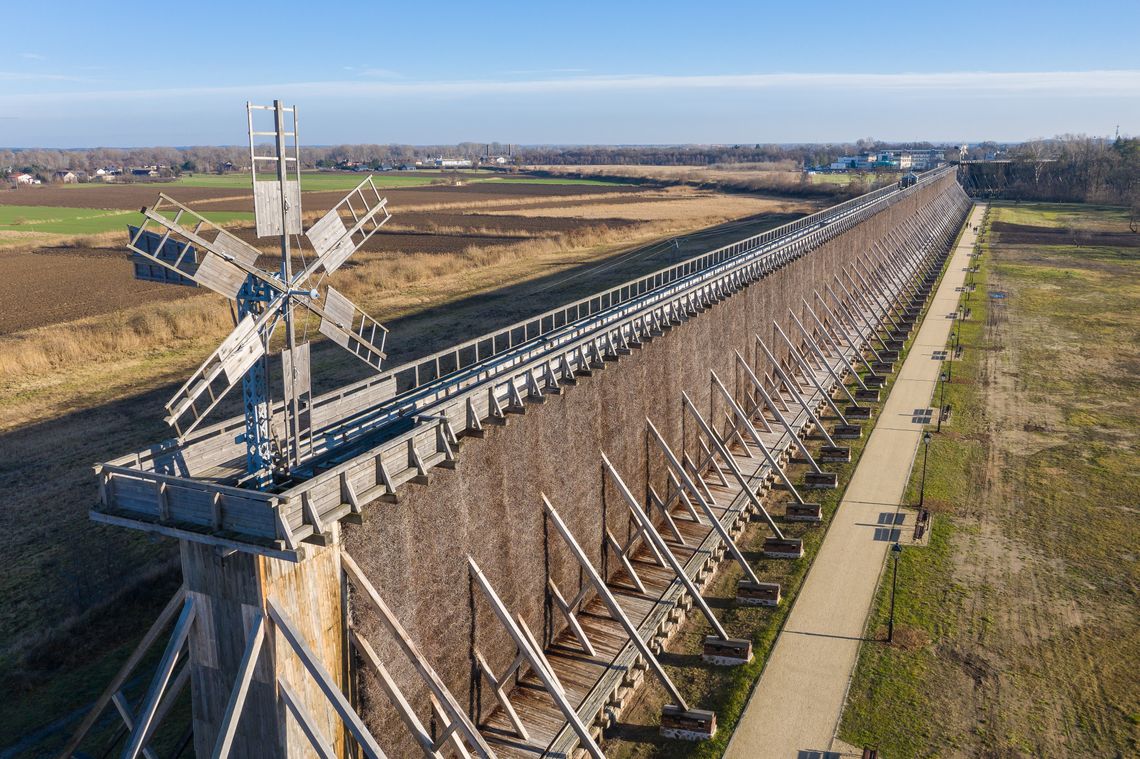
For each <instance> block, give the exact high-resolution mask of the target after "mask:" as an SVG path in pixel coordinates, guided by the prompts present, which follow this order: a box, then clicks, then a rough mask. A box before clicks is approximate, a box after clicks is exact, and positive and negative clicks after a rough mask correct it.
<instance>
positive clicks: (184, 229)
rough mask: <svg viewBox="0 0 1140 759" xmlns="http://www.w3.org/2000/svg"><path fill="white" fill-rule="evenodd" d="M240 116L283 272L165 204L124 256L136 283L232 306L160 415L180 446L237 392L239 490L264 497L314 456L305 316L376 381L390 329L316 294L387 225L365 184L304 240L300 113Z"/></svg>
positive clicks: (253, 109)
mask: <svg viewBox="0 0 1140 759" xmlns="http://www.w3.org/2000/svg"><path fill="white" fill-rule="evenodd" d="M246 112H247V117H248V124H249V130H248V131H249V157H250V166H251V169H252V181H253V198H254V217H255V219H256V231H257V236H258V237H259V238H265V237H276V238H277V239H278V240H279V244H280V265H279V267H278V268H276V269H275V270H274V269H270V268H262V267H261V266H260V265H259V264H260V260H261V259H263V258H264V257H265V254H263V253H262V252H261V251H260V250H258V248H256V247H254V246H253V245H251V244H250V243H248V242H246V241H245V240H242V239H241V238H239V237H238V236H236V235H234V234H233V233H231V232H228V231H226V230H225V229H222V228H220V227H218V226H216V225H215V224H213V223H211V222H210V221H208V220H207V219H206V218H205V217H203V216H202V215H201V214H198V213H196V212H195V211H193V210H192V209H190V208H188V207H186V206H185V205H183V204H181V203H179V202H178V201H176V200H174V199H173V198H170V197H169V196H167V195H165V194H160V195H159V200H158V202H157V203H155V204H154V205H153V206H151V207H150V208H144V209H142V213H143V216H144V217H145V219H144V221H143V223H142V224H141V225H140V226H138V227H132V228H131V240H130V243H129V244H128V247H129V248H130V250H131V251H132V253H133V256H132V258H133V260H134V264H135V277H136V278H138V279H145V280H150V281H158V282H165V283H168V284H174V285H184V286H190V287H207V288H209V289H211V290H213V291H215V292H218V293H221V294H222V295H225V296H226V297H227V298H231V299H233V301H234V302H235V311H234V314H235V327H234V330H233V332H231V333H230V334H229V336H228V337H226V338H225V339H224V340H223V341H222V343H221V344H220V345H219V346H218V348H217V349H216V350H215V351H214V352H213V353H212V354H210V356H209V357H208V358H207V359H206V360H205V362H203V364H202V365H201V367H199V369H198V370H197V371H196V372H195V373H194V374H193V375H192V376H191V377H190V379H188V380H187V381H186V383H185V384H183V385H182V387H180V388H179V389H178V391H177V392H176V393H175V394H174V396H173V397H172V398H171V399H170V401H169V402H168V403H167V404H166V410H167V417H166V421H167V422H168V423H169V424H170V425H171V427H173V428H174V430H175V433H176V436H177V438H178V440H179V441H182V440H183V439H184V438H185V437H186V435H188V434H189V433H190V432H192V431H193V430H194V429H195V428H196V427H197V426H198V425H199V424H201V423H202V421H203V420H204V419H205V418H206V417H207V415H208V414H209V413H210V412H211V411H212V410H213V409H214V408H216V407H217V406H218V404H219V403H220V402H221V400H222V399H223V398H224V397H225V395H226V394H227V393H228V392H229V391H230V390H231V389H232V388H233V387H234V386H235V385H237V384H238V383H239V382H240V383H241V386H242V408H243V411H244V414H245V420H246V426H245V447H246V463H247V477H246V479H245V481H244V482H243V483H242V484H243V485H247V486H254V487H257V488H261V489H267V488H270V487H272V486H273V485H274V484H275V483H283V482H286V481H288V479H289V477H290V472H291V471H292V470H294V469H295V468H296V467H297V466H299V465H300V464H301V463H302V462H303V461H304V460H305V459H306V457H307V456H308V455H309V453H310V452H311V447H312V438H311V435H312V430H311V425H310V416H309V404H310V401H311V385H310V371H309V366H310V362H309V343H308V341H307V340H305V339H302V340H300V341H298V336H297V332H298V329H297V323H298V321H299V320H300V318H299V317H300V316H301V315H302V314H303V313H304V312H309V313H311V314H314V315H315V316H317V317H319V319H320V326H319V328H318V330H319V331H320V332H321V333H322V334H323V335H325V336H326V337H328V338H329V339H330V340H332V341H333V342H334V343H336V344H338V345H340V346H341V347H343V348H344V349H345V350H347V351H348V352H350V353H352V354H353V355H354V356H356V357H357V358H359V359H360V360H361V361H363V362H365V363H366V364H368V365H369V366H371V367H372V368H373V369H375V370H377V371H379V369H380V365H381V362H382V361H383V359H384V357H385V354H384V342H385V338H386V335H387V329H385V327H384V326H383V325H382V324H380V323H379V322H377V321H376V320H375V319H373V318H372V317H370V316H369V315H368V314H366V313H364V311H362V310H361V309H360V308H358V307H357V306H356V305H355V304H353V303H352V302H351V301H350V300H349V299H348V298H346V297H345V296H344V295H342V294H341V293H339V292H338V291H337V290H335V289H334V288H333V287H332V286H331V285H325V286H324V288H323V290H324V291H323V300H322V291H321V290H322V285H323V283H324V280H325V278H326V277H327V276H328V275H330V274H332V273H333V272H335V271H336V270H337V269H338V268H339V267H340V266H341V265H342V264H343V263H344V262H345V261H346V260H348V258H349V257H350V256H351V255H352V254H353V253H355V252H356V251H357V250H359V249H360V246H361V245H363V244H364V242H365V241H366V240H368V238H369V237H371V236H372V235H373V234H375V232H376V231H377V230H378V229H380V227H381V226H382V225H383V224H384V223H385V222H387V221H388V219H390V218H391V214H389V213H388V210H387V199H385V198H382V197H381V196H380V193H379V191H378V190H377V189H376V186H375V184H373V182H372V177H371V176H369V177H368V178H366V179H365V180H364V181H363V182H361V183H360V184H359V185H357V187H356V188H355V189H353V190H352V192H350V193H349V194H348V195H347V196H346V197H345V198H344V199H343V200H342V201H340V202H339V203H337V204H336V206H334V207H333V208H332V209H331V210H330V211H329V212H328V213H326V214H325V215H324V216H322V217H321V218H320V219H319V220H318V221H316V222H315V223H314V224H313V225H312V226H310V227H309V229H308V230H307V231H303V228H302V213H301V181H300V177H301V160H300V148H299V146H298V141H297V110H296V108H295V107H286V106H284V105H282V104H281V101H279V100H275V101H274V102H273V105H271V106H267V105H254V104H252V103H246ZM267 113H268V114H269V115H272V117H273V125H272V127H273V128H272V129H258V128H257V127H258V125H257V124H256V123H255V122H256V121H259V120H260V119H261V118H264V116H265V115H266V114H267ZM267 139H268V140H271V141H268V142H267ZM267 147H268V148H272V150H271V151H270V150H267V149H266V148H267ZM262 167H269V169H268V170H265V169H264V168H262ZM259 169H261V170H259ZM302 233H303V235H304V237H305V238H306V239H307V240H308V243H309V245H310V246H311V247H312V251H313V255H312V257H311V259H306V258H305V257H304V255H303V252H302V250H301V246H300V244H299V242H300V238H301V235H302ZM292 240H296V241H297V244H292V243H291V241H292ZM295 254H299V256H300V265H299V266H295V263H296V262H295V261H294V259H293V256H294V255H295ZM282 325H283V327H284V347H283V349H282V350H281V371H282V377H283V382H282V386H283V393H284V414H283V415H282V416H281V417H280V418H277V419H275V418H274V415H273V412H272V402H271V398H270V391H269V388H270V380H269V376H270V361H269V355H270V341H271V339H272V338H273V337H274V335H275V333H276V331H277V329H278V327H279V326H282ZM306 336H307V333H306Z"/></svg>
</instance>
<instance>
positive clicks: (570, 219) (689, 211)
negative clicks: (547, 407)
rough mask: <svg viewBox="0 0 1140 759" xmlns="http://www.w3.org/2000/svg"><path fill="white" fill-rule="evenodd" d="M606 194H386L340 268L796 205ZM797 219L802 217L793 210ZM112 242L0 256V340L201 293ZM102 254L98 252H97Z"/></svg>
mask: <svg viewBox="0 0 1140 759" xmlns="http://www.w3.org/2000/svg"><path fill="white" fill-rule="evenodd" d="M164 188H169V186H162V185H131V186H121V187H114V186H112V187H107V186H101V187H95V188H91V189H92V190H93V191H94V192H90V193H89V192H88V188H83V187H80V188H68V189H63V188H51V187H49V188H46V189H42V190H41V189H38V188H37V189H34V190H27V191H25V190H20V191H7V192H6V194H7V195H13V196H14V195H17V194H19V195H21V197H23V198H27V199H28V200H26V201H23V202H32V200H31V198H30V196H31V195H32V194H33V193H35V197H36V200H35V201H34V202H36V203H45V202H47V201H48V200H52V199H55V200H57V201H58V202H61V203H73V202H75V199H76V198H77V197H80V198H83V197H87V198H91V197H95V196H96V194H97V195H98V196H99V197H102V198H104V199H108V198H109V199H110V200H111V201H113V202H116V203H120V204H132V203H133V204H141V203H143V202H151V201H153V200H154V197H155V194H156V193H157V192H158V191H159V190H160V189H164ZM519 188H521V190H520V189H519ZM175 189H176V190H177V191H178V195H179V197H182V198H185V196H184V195H183V194H182V192H181V191H183V190H191V191H199V192H194V193H190V194H191V195H194V196H197V197H199V198H206V199H208V198H209V197H210V194H211V193H213V194H214V195H217V194H218V193H220V192H230V193H232V192H234V190H232V189H226V188H219V189H214V188H198V187H178V188H175ZM583 190H585V191H586V192H584V193H583V192H582V191H583ZM612 190H613V188H610V187H595V186H589V185H586V186H566V185H544V184H535V185H518V184H501V185H495V186H489V187H486V189H484V185H469V186H465V187H438V188H435V187H432V188H416V189H411V190H400V189H397V190H390V191H388V192H387V193H386V194H387V195H388V197H389V199H390V202H391V204H392V207H393V212H394V214H393V219H392V221H391V222H389V224H390V226H388V227H386V228H385V229H383V230H382V231H381V232H380V233H378V234H376V235H375V236H373V237H372V239H370V240H369V241H368V242H367V243H366V245H365V246H364V248H363V251H362V253H363V255H361V256H358V257H357V259H356V260H355V262H354V263H352V264H350V265H349V267H348V268H352V267H353V266H354V265H360V264H363V263H366V262H367V261H369V260H371V259H372V258H374V257H375V256H380V257H381V258H391V257H393V256H412V257H414V256H418V255H431V256H435V255H441V254H458V253H461V252H463V251H466V250H469V249H472V248H478V249H481V250H488V249H498V248H508V247H509V246H514V245H521V244H525V243H527V241H530V240H536V239H542V238H552V237H562V238H569V237H573V238H574V239H579V238H582V239H584V238H585V237H586V236H597V235H599V234H600V235H603V236H605V235H609V236H611V237H610V238H609V239H611V240H612V235H614V234H620V233H621V232H622V231H623V230H628V231H629V233H630V234H633V233H634V232H635V228H636V227H637V226H638V225H644V224H646V223H668V224H677V223H683V224H689V225H692V226H699V225H700V223H701V220H703V219H710V220H719V219H723V218H730V217H732V216H743V215H746V214H757V213H767V214H782V213H786V212H789V211H792V210H796V208H797V207H796V204H794V203H790V202H787V201H772V200H767V199H762V198H751V197H747V196H742V195H734V196H727V195H717V194H715V193H711V192H708V191H697V190H692V189H690V188H670V189H668V190H643V189H632V190H627V189H623V190H622V191H621V192H617V193H615V192H613V191H612ZM220 197H222V198H223V200H222V202H221V203H217V204H215V203H209V204H208V207H209V208H213V209H217V210H223V209H224V210H231V209H232V210H240V207H241V206H243V205H244V207H245V208H247V209H248V204H249V203H250V201H249V200H248V199H247V200H234V199H232V198H229V197H226V196H220ZM340 197H342V195H341V194H340V193H309V194H307V195H306V202H310V203H311V202H312V198H318V199H323V200H325V201H327V202H328V203H329V204H331V203H332V202H334V201H335V200H338V199H339V198H340ZM558 198H561V200H559V199H558ZM441 199H442V200H441ZM397 200H398V202H397ZM429 201H434V202H429ZM84 202H93V201H84ZM520 204H521V205H520ZM314 205H316V206H319V205H321V201H320V200H318V201H317V202H316V203H315V204H313V205H309V206H308V207H309V208H310V209H314ZM400 205H404V206H405V207H409V206H410V207H412V208H423V207H428V208H432V207H435V206H440V205H442V206H445V208H446V210H442V211H441V210H430V211H425V210H420V211H408V212H401V211H400ZM538 206H545V207H538ZM469 207H473V209H474V210H472V212H470V213H465V212H464V209H465V208H469ZM500 209H502V210H500ZM800 210H807V209H806V207H802V204H800ZM690 228H691V227H690ZM233 231H234V232H235V233H236V234H237V235H238V236H239V237H241V238H243V239H245V240H246V241H248V242H250V243H252V244H255V245H257V246H258V247H259V248H261V249H262V250H263V251H265V252H266V254H267V255H266V257H264V258H263V259H262V260H261V262H260V263H261V265H262V266H264V267H266V268H275V266H276V261H275V260H273V258H272V257H271V255H272V250H273V246H274V243H273V241H272V240H260V239H258V238H257V237H256V236H255V234H254V231H253V229H252V227H246V228H241V229H234V230H233ZM121 238H122V239H121V240H119V239H117V237H116V235H115V234H106V235H101V236H95V237H90V238H86V240H90V241H93V242H87V241H80V244H78V245H77V246H76V247H70V246H67V245H63V244H60V245H52V246H42V245H37V244H33V245H31V246H29V247H15V248H12V249H9V250H6V251H5V252H4V253H3V254H0V275H3V276H5V277H6V278H7V281H9V282H14V283H17V294H16V296H15V300H14V301H10V302H14V303H15V304H16V306H14V307H10V308H7V309H4V311H3V312H2V313H0V335H6V334H11V333H13V332H18V331H21V330H26V329H31V328H34V327H42V326H47V325H51V324H56V323H59V322H66V321H71V320H74V319H81V318H85V317H90V316H96V315H99V314H106V313H111V312H114V311H117V310H119V309H121V308H126V307H128V306H133V305H139V304H141V303H151V302H161V301H174V300H181V299H183V298H187V297H192V296H195V295H199V294H202V293H203V292H205V291H203V290H201V289H199V288H187V287H176V286H167V285H160V284H156V283H146V282H138V281H136V280H134V279H133V278H132V275H131V266H130V263H129V260H128V255H127V253H126V250H125V247H123V244H124V243H125V239H126V235H125V232H124V234H123V235H122V236H121ZM104 245H105V246H107V247H102V246H104ZM302 250H303V253H302V255H304V254H308V253H311V251H310V250H309V249H308V248H303V249H302ZM294 261H295V264H296V265H301V263H302V261H303V259H302V256H295V258H294ZM346 270H347V269H346Z"/></svg>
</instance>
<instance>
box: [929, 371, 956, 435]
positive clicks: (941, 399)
mask: <svg viewBox="0 0 1140 759" xmlns="http://www.w3.org/2000/svg"><path fill="white" fill-rule="evenodd" d="M951 366H953V364H951ZM938 378H939V379H941V380H942V392H941V393H939V394H938V427H937V428H936V429H935V430H934V431H935V432H941V431H942V414H943V413H944V412H945V411H946V380H947V379H949V376H948V375H947V374H946V372H942V374H940V375H938Z"/></svg>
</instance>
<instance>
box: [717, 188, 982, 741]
mask: <svg viewBox="0 0 1140 759" xmlns="http://www.w3.org/2000/svg"><path fill="white" fill-rule="evenodd" d="M984 210H985V209H984V206H976V207H975V208H974V210H973V212H972V213H971V216H970V219H969V221H968V228H967V231H966V232H965V234H964V235H963V236H962V239H961V240H960V242H959V244H958V246H957V248H956V249H955V250H954V253H953V255H952V257H951V259H950V263H949V264H948V266H947V269H946V274H945V276H944V277H943V279H942V282H941V284H940V286H939V288H938V290H937V292H936V293H935V295H934V300H933V302H932V304H931V307H930V310H929V312H928V314H927V318H926V319H924V320H923V322H922V324H921V326H920V328H919V331H918V335H917V336H916V337H915V340H914V344H913V345H912V346H911V349H910V353H909V354H908V355H907V358H906V361H905V362H904V363H903V366H902V368H901V370H900V372H899V376H898V379H897V380H896V382H895V385H894V388H893V389H892V390H891V394H890V395H889V396H888V398H887V401H886V403H885V404H884V406H883V409H882V411H881V416H880V418H879V421H878V423H877V424H876V425H875V429H874V431H873V432H872V433H871V436H870V438H869V440H868V441H867V446H866V448H865V449H864V451H863V456H862V458H861V459H860V460H859V465H858V467H857V468H856V470H855V474H854V476H853V477H852V479H851V483H850V484H849V485H848V487H847V491H846V493H845V494H844V497H843V501H842V502H841V503H840V505H839V509H838V510H837V511H836V514H835V517H834V521H833V522H832V524H831V527H830V529H829V530H828V533H827V537H826V538H825V539H824V541H823V544H822V546H821V547H820V551H819V554H818V555H817V556H816V559H815V562H814V564H813V565H812V568H811V570H810V571H809V572H808V575H807V578H806V580H805V581H804V585H803V588H802V589H801V590H800V593H799V596H798V597H797V599H796V602H795V606H793V608H792V611H791V614H789V615H788V619H787V622H786V623H785V625H784V629H783V631H782V632H781V633H780V637H779V639H778V640H777V641H776V645H775V646H774V647H773V649H772V653H771V656H770V657H769V659H768V662H767V664H766V665H765V667H764V671H763V673H762V674H761V676H760V680H759V682H758V683H757V684H756V687H755V689H754V690H753V692H752V695H751V696H750V697H749V700H748V704H747V705H746V706H745V709H744V713H743V714H742V715H741V718H740V723H739V725H738V726H737V728H736V731H735V733H734V734H733V736H732V740H731V741H730V743H729V745H728V750H727V751H726V752H725V757H726V759H764V758H765V757H772V758H773V759H805V758H806V757H813V756H820V755H821V754H822V753H823V752H828V751H831V750H833V740H834V736H835V733H836V730H837V728H838V725H839V718H840V715H841V714H842V711H843V702H844V700H845V697H846V693H847V685H848V682H849V681H850V679H851V675H852V672H853V671H854V669H855V662H856V659H857V657H858V654H859V645H860V643H862V642H863V634H864V626H865V623H866V618H867V613H868V610H869V609H870V608H871V603H872V601H873V600H874V597H875V589H876V587H877V586H878V582H879V575H880V572H881V570H882V568H883V562H884V561H885V560H886V557H887V552H888V549H889V548H890V546H891V544H892V543H893V542H894V541H895V540H897V539H898V538H897V536H896V534H893V533H892V530H891V529H890V528H889V527H884V524H889V523H893V521H894V516H895V513H896V511H897V510H898V505H899V503H900V501H901V500H902V497H903V493H904V491H905V489H906V485H907V482H908V480H909V479H910V471H911V465H912V463H913V461H914V457H915V454H916V452H917V450H918V446H919V443H920V440H921V436H922V429H923V426H922V424H920V423H918V422H916V421H914V420H915V419H916V418H921V417H915V414H914V412H915V410H916V409H925V408H927V407H928V406H929V404H930V400H931V396H932V394H933V392H934V390H935V386H936V383H937V380H938V374H939V370H940V368H941V366H942V363H941V362H940V361H936V360H933V353H934V351H937V350H942V349H944V348H945V346H946V341H947V338H948V336H949V334H950V328H951V326H952V325H953V320H952V319H951V318H948V317H949V316H950V315H951V314H952V313H953V312H954V311H955V309H956V308H957V304H958V297H959V294H958V292H957V291H956V289H955V288H958V287H960V286H962V284H963V282H964V281H965V278H966V273H965V269H966V267H967V266H968V263H969V254H970V252H971V251H972V250H973V248H974V241H975V235H974V232H973V228H974V226H975V225H977V224H980V223H981V218H982V213H983V212H984ZM873 645H880V644H878V643H875V644H873ZM817 752H818V753H817Z"/></svg>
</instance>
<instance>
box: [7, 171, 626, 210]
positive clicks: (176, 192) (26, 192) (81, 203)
mask: <svg viewBox="0 0 1140 759" xmlns="http://www.w3.org/2000/svg"><path fill="white" fill-rule="evenodd" d="M361 179H362V180H363V176H362V177H361ZM642 191H643V190H642V189H641V188H638V187H625V186H621V185H612V186H603V185H557V184H542V183H535V184H524V183H515V182H502V183H496V182H477V183H475V184H467V185H460V186H458V187H451V186H447V185H439V186H426V187H408V188H402V187H386V188H382V189H381V194H382V195H385V196H387V197H388V199H389V201H390V202H391V203H392V205H393V206H395V205H396V204H400V205H435V204H438V203H463V202H465V201H480V202H483V201H494V200H518V199H527V198H545V197H551V198H559V197H567V196H592V195H603V194H614V193H634V194H636V193H639V192H642ZM160 192H161V193H166V194H167V195H170V196H171V197H173V198H176V199H178V200H179V201H181V202H183V203H186V204H187V205H198V204H202V203H205V204H207V205H208V206H209V207H210V208H213V209H215V210H219V211H249V212H252V211H253V194H252V193H251V192H250V191H248V190H245V189H241V188H235V187H193V186H189V185H180V184H129V185H127V184H125V185H100V184H92V185H90V186H84V187H61V186H53V185H45V186H41V187H21V188H20V189H16V190H13V189H0V205H9V206H63V207H66V208H125V209H135V208H142V207H143V206H147V205H150V204H151V203H153V202H154V200H155V198H156V197H158V194H159V193H160ZM346 193H347V191H345V192H341V191H339V190H337V191H321V192H306V193H305V194H304V199H303V204H304V206H305V208H306V209H307V210H310V211H317V210H327V209H329V208H331V207H332V206H333V205H334V204H336V203H337V202H338V201H340V200H341V198H343V197H344V196H345V194H346Z"/></svg>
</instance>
